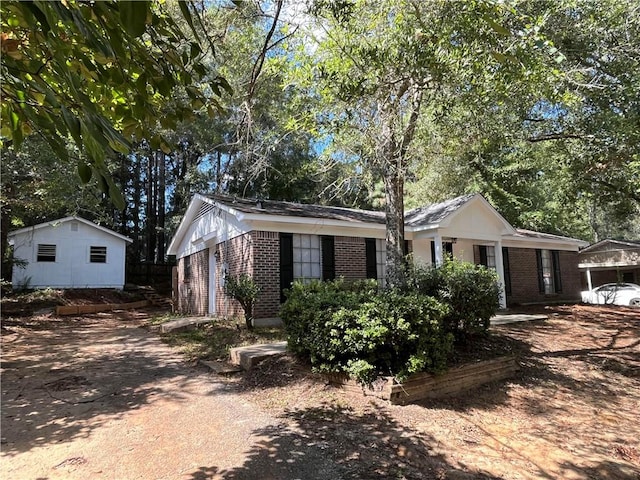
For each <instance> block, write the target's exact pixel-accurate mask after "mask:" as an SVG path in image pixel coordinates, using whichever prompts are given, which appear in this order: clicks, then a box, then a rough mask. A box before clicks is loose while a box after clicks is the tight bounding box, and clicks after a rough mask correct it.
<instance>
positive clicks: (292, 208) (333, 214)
mask: <svg viewBox="0 0 640 480" xmlns="http://www.w3.org/2000/svg"><path fill="white" fill-rule="evenodd" d="M205 196H206V197H207V198H210V199H211V200H214V201H216V202H218V203H221V204H223V205H227V206H229V207H230V208H233V209H235V210H238V211H240V212H244V213H254V214H262V215H287V216H295V217H307V218H324V219H328V220H346V221H355V222H365V223H381V224H384V223H385V216H384V212H376V211H371V210H357V209H355V208H343V207H330V206H324V205H306V204H302V203H293V202H280V201H275V200H256V199H246V198H235V197H230V196H225V195H205Z"/></svg>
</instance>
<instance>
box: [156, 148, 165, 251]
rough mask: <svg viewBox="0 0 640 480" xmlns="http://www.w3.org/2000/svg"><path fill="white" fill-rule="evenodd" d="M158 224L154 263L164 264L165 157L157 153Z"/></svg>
mask: <svg viewBox="0 0 640 480" xmlns="http://www.w3.org/2000/svg"><path fill="white" fill-rule="evenodd" d="M158 156H159V161H158V192H157V195H158V208H157V211H158V224H157V229H156V231H157V232H158V246H157V247H158V248H157V254H156V263H162V262H164V254H165V252H164V246H165V234H164V232H165V230H164V227H165V209H166V206H165V198H166V197H165V189H166V168H165V160H166V158H165V155H164V153H161V152H158Z"/></svg>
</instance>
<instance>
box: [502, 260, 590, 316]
mask: <svg viewBox="0 0 640 480" xmlns="http://www.w3.org/2000/svg"><path fill="white" fill-rule="evenodd" d="M559 260H560V275H561V279H562V292H560V293H554V294H544V293H540V291H539V289H538V265H537V261H536V251H535V249H532V248H512V247H509V267H510V272H511V295H508V296H507V304H508V305H514V304H519V303H530V302H531V303H532V302H540V303H544V302H553V301H563V300H567V301H577V300H579V299H580V272H579V270H578V252H567V251H560V252H559Z"/></svg>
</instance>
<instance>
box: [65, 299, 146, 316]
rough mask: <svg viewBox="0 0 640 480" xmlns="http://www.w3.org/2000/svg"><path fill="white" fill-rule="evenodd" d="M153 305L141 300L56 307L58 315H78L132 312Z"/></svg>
mask: <svg viewBox="0 0 640 480" xmlns="http://www.w3.org/2000/svg"><path fill="white" fill-rule="evenodd" d="M149 305H151V302H150V301H149V300H140V301H139V302H132V303H97V304H92V305H59V306H57V307H56V315H78V314H82V313H98V312H108V311H110V310H130V309H133V308H143V307H148V306H149Z"/></svg>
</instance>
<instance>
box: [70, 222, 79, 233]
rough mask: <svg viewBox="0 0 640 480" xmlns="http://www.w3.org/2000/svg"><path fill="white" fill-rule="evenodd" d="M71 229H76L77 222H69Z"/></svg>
mask: <svg viewBox="0 0 640 480" xmlns="http://www.w3.org/2000/svg"><path fill="white" fill-rule="evenodd" d="M71 231H72V232H77V231H78V222H71Z"/></svg>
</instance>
